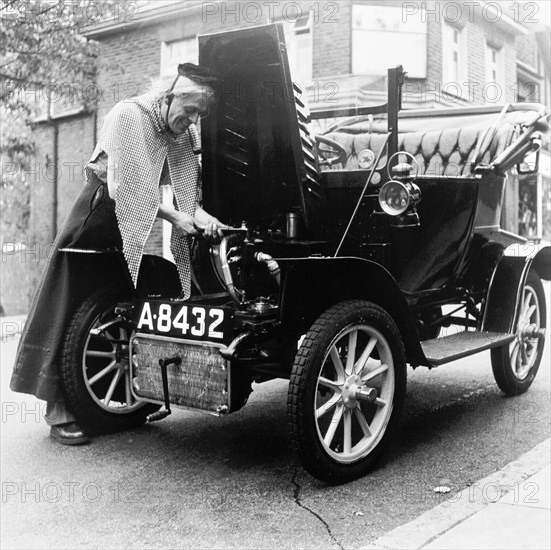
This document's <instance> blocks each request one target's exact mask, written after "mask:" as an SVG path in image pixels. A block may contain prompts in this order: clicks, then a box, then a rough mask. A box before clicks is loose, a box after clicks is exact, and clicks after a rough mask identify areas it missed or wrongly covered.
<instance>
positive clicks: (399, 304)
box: [276, 257, 426, 365]
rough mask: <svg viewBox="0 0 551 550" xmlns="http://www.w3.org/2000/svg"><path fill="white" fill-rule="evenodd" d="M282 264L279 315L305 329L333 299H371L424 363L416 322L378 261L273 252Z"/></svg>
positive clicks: (415, 359) (414, 360)
mask: <svg viewBox="0 0 551 550" xmlns="http://www.w3.org/2000/svg"><path fill="white" fill-rule="evenodd" d="M276 261H277V262H278V264H279V265H280V267H281V275H282V277H281V284H282V288H281V295H280V320H281V322H282V323H283V325H284V326H285V327H288V328H290V330H291V332H292V333H293V334H295V335H301V334H304V333H305V332H306V331H307V330H308V329H309V328H310V326H311V325H312V324H313V323H314V321H315V320H316V319H317V318H318V317H319V316H320V315H321V314H322V313H323V312H324V311H325V310H326V309H328V308H329V307H331V306H332V305H333V304H336V303H338V302H341V301H343V300H348V299H354V298H356V299H363V300H368V301H370V302H373V303H375V304H377V305H379V306H380V307H382V308H383V309H385V310H386V311H387V312H388V313H389V315H390V316H391V317H392V318H393V319H394V322H395V323H396V325H397V326H398V329H399V330H400V333H401V334H402V339H403V342H404V347H405V349H406V355H407V359H408V362H409V363H411V364H412V365H419V364H426V360H425V358H424V355H423V352H422V350H421V346H420V344H419V340H418V337H417V331H416V329H415V323H414V321H413V318H412V316H411V314H410V311H409V308H408V305H407V302H406V299H405V297H404V295H403V293H402V291H401V290H400V288H399V287H398V284H397V283H396V280H395V279H394V278H393V277H392V275H391V274H390V273H389V272H388V271H387V270H386V269H385V268H384V267H382V266H381V265H380V264H377V263H375V262H372V261H370V260H366V259H363V258H356V257H338V258H328V257H319V258H318V257H309V258H277V259H276Z"/></svg>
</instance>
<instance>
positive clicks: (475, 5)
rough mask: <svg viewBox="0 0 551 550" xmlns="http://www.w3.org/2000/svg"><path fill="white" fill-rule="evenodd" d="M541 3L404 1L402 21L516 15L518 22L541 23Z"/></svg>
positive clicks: (492, 18) (496, 18)
mask: <svg viewBox="0 0 551 550" xmlns="http://www.w3.org/2000/svg"><path fill="white" fill-rule="evenodd" d="M539 12H540V6H539V5H538V2H508V3H505V4H502V3H500V2H481V1H472V2H415V1H412V2H407V1H406V2H402V21H403V22H404V23H408V22H412V21H421V22H422V23H426V22H427V21H434V22H435V23H440V22H441V21H448V22H450V23H459V22H460V21H468V22H469V23H474V22H475V21H480V20H483V21H486V22H487V23H498V22H499V21H502V20H503V19H505V18H509V19H513V21H514V22H515V23H523V24H530V23H531V24H534V23H539V18H538V14H539Z"/></svg>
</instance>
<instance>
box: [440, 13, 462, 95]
mask: <svg viewBox="0 0 551 550" xmlns="http://www.w3.org/2000/svg"><path fill="white" fill-rule="evenodd" d="M442 47H443V55H442V88H444V89H446V90H447V91H450V90H451V91H452V92H453V91H459V90H461V89H462V87H463V86H464V83H465V82H467V44H466V31H465V29H460V28H459V27H456V26H455V25H451V24H449V23H446V22H444V26H443V32H442ZM450 84H453V85H450ZM455 84H457V85H455ZM453 93H455V92H453Z"/></svg>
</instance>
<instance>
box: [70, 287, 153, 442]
mask: <svg viewBox="0 0 551 550" xmlns="http://www.w3.org/2000/svg"><path fill="white" fill-rule="evenodd" d="M125 298H127V296H125V292H124V291H123V290H121V289H117V288H113V287H111V286H109V287H104V288H100V289H99V290H98V291H96V292H95V293H94V294H92V295H91V296H90V297H89V298H88V299H86V300H85V301H84V302H83V303H82V304H81V305H80V307H79V308H78V309H77V310H76V312H75V314H74V316H73V318H72V320H71V323H70V324H69V327H68V330H67V333H66V336H65V342H64V346H63V352H62V359H61V377H62V381H63V390H64V393H65V397H66V400H67V404H68V405H69V408H70V409H71V410H72V411H73V413H74V414H75V416H76V417H77V419H78V421H79V423H81V424H83V425H84V426H86V427H87V428H88V429H90V430H92V431H94V432H112V431H118V430H124V429H127V428H131V427H134V426H137V425H139V424H141V423H143V422H144V421H145V420H146V417H147V415H148V414H150V413H152V412H154V411H156V410H158V409H159V407H158V406H157V405H152V404H146V403H144V402H141V401H138V400H136V399H135V397H134V396H133V395H132V392H131V384H132V380H131V377H130V369H129V340H130V336H131V331H130V328H129V327H128V326H127V325H126V323H124V322H116V323H114V324H111V325H109V326H106V324H109V322H110V321H115V320H116V319H117V316H116V315H115V313H114V310H115V306H116V304H117V303H118V302H120V301H122V300H124V299H125ZM98 327H104V328H103V329H101V330H97V329H98Z"/></svg>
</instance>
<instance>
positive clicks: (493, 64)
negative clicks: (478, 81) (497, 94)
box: [484, 42, 505, 90]
mask: <svg viewBox="0 0 551 550" xmlns="http://www.w3.org/2000/svg"><path fill="white" fill-rule="evenodd" d="M484 68H485V71H486V83H488V82H495V83H496V84H497V85H498V86H500V87H501V89H502V90H504V89H505V75H504V73H505V67H504V63H503V50H502V49H501V48H497V47H496V46H493V45H492V44H490V43H488V42H486V55H485V61H484Z"/></svg>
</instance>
